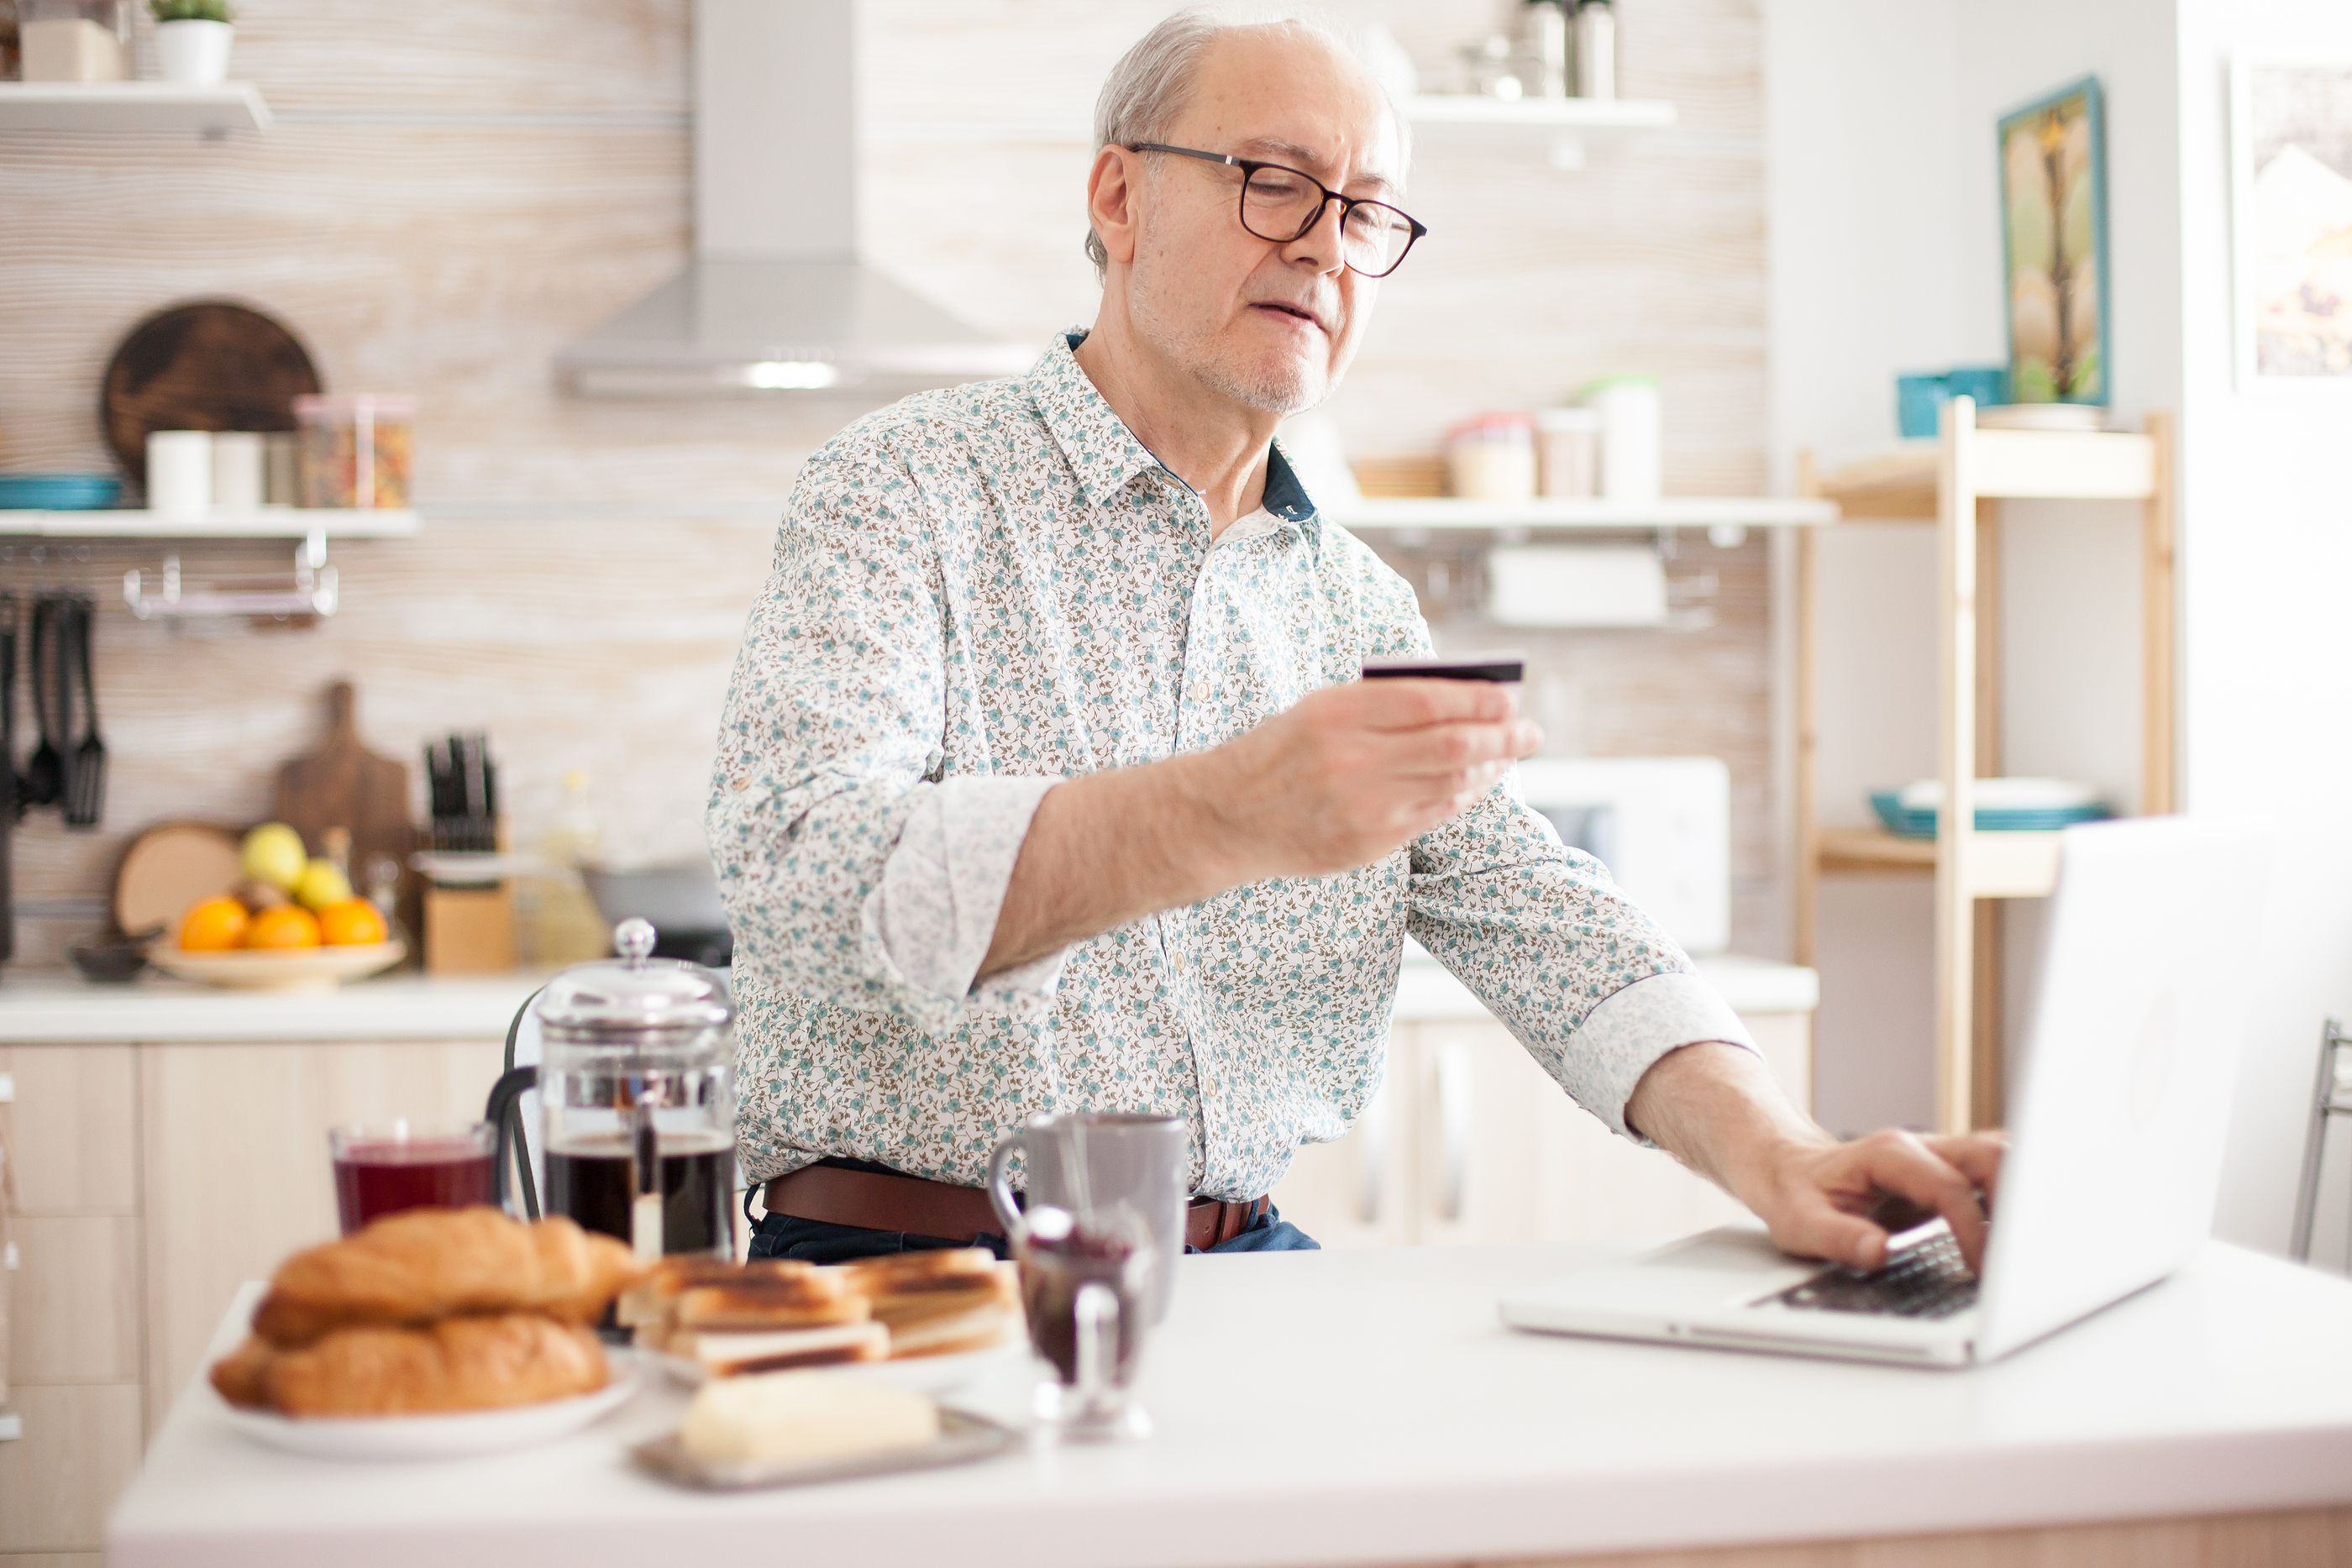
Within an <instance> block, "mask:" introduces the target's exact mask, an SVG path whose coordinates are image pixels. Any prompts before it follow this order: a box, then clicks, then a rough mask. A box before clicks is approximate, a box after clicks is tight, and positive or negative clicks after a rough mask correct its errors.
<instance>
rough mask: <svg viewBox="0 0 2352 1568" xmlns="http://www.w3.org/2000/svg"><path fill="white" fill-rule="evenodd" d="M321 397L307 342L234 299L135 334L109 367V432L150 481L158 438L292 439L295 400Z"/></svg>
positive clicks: (103, 392)
mask: <svg viewBox="0 0 2352 1568" xmlns="http://www.w3.org/2000/svg"><path fill="white" fill-rule="evenodd" d="M318 391H320V381H319V371H318V368H317V367H316V366H314V365H312V364H311V362H310V354H309V352H308V351H307V350H304V349H303V347H302V344H301V341H300V340H299V339H297V338H296V337H295V336H294V334H293V332H292V331H291V330H289V329H288V328H286V327H285V326H284V325H282V324H280V323H279V322H278V321H275V320H272V319H270V318H269V317H267V316H265V315H263V314H262V313H261V312H260V311H258V310H255V309H253V308H250V307H247V306H244V305H236V304H233V303H231V302H230V301H228V300H226V299H202V300H197V301H195V302H194V303H193V304H188V305H175V306H173V307H172V308H170V309H168V310H163V311H159V312H158V313H156V314H155V315H152V316H150V317H148V318H147V319H145V320H144V321H142V322H140V323H139V325H138V326H136V327H133V328H132V329H131V335H130V336H129V337H127V338H125V339H123V340H122V346H121V347H120V348H118V349H116V350H114V358H113V359H111V360H110V361H107V365H106V377H105V379H104V380H103V381H102V382H100V390H99V408H98V417H99V423H100V425H101V426H103V427H104V429H105V431H106V444H107V445H108V446H109V447H110V448H112V449H113V452H114V457H115V461H116V462H118V463H120V464H121V465H122V468H123V472H125V473H126V474H129V475H130V476H131V478H133V479H135V480H137V481H138V482H139V483H140V484H142V485H144V484H145V483H146V482H147V433H148V432H149V431H152V430H256V431H272V430H291V429H293V428H294V400H295V399H296V398H298V397H301V396H304V395H306V394H308V393H310V392H318Z"/></svg>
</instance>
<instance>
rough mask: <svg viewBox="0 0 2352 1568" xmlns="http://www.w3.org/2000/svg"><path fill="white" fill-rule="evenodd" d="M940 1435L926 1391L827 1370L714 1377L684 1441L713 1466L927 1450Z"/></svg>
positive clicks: (683, 1432) (697, 1401)
mask: <svg viewBox="0 0 2352 1568" xmlns="http://www.w3.org/2000/svg"><path fill="white" fill-rule="evenodd" d="M939 1435H940V1410H939V1406H936V1405H934V1404H933V1403H931V1401H930V1400H929V1399H927V1398H925V1397H924V1396H922V1395H919V1394H916V1393H913V1392H911V1391H909V1390H908V1389H904V1388H891V1387H887V1386H885V1385H880V1384H875V1383H868V1382H866V1381H865V1380H863V1379H861V1378H856V1377H844V1376H840V1375H835V1374H832V1373H824V1372H772V1373H759V1374H754V1375H750V1376H744V1377H728V1378H719V1379H714V1380H713V1381H711V1382H709V1383H706V1384H704V1385H702V1388H701V1390H700V1392H698V1393H697V1394H696V1395H695V1396H694V1403H693V1404H692V1405H690V1406H688V1408H687V1412H686V1423H685V1425H684V1426H682V1427H679V1428H678V1441H679V1442H680V1443H681V1444H682V1445H683V1446H684V1447H685V1448H686V1451H687V1452H688V1454H690V1455H692V1456H693V1457H694V1458H697V1459H699V1460H701V1461H703V1462H704V1463H706V1464H722V1465H744V1464H749V1465H790V1464H806V1463H815V1462H819V1461H822V1460H826V1459H845V1458H854V1457H856V1456H858V1455H862V1454H878V1453H887V1452H889V1451H890V1450H892V1449H895V1448H921V1447H922V1446H923V1445H925V1444H926V1443H930V1442H933V1441H935V1440H937V1438H938V1437H939Z"/></svg>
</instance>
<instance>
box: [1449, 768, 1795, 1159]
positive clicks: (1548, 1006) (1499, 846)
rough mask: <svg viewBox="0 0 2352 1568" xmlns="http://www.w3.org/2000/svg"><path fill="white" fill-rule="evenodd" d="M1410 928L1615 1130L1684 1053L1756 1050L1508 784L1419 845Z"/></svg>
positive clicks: (1605, 876)
mask: <svg viewBox="0 0 2352 1568" xmlns="http://www.w3.org/2000/svg"><path fill="white" fill-rule="evenodd" d="M1411 860H1412V881H1411V884H1410V892H1409V894H1408V895H1407V904H1406V913H1405V929H1406V932H1407V933H1408V934H1409V935H1410V936H1412V938H1413V940H1415V941H1417V942H1419V943H1420V944H1421V945H1422V946H1423V947H1426V948H1427V949H1428V950H1429V951H1430V953H1431V955H1432V956H1434V957H1435V958H1436V959H1437V960H1438V961H1439V962H1440V963H1442V964H1444V966H1445V967H1447V968H1448V969H1450V970H1452V971H1453V972H1454V975H1455V976H1456V977H1458V978H1459V979H1460V980H1461V981H1462V983H1463V984H1464V985H1465V986H1467V987H1469V988H1470V989H1471V990H1472V991H1473V992H1474V993H1475V994H1476V996H1477V998H1478V999H1479V1000H1480V1001H1482V1002H1484V1003H1485V1004H1486V1008H1487V1009H1488V1010H1489V1011H1491V1012H1493V1013H1494V1015H1495V1016H1496V1018H1498V1019H1502V1020H1503V1022H1504V1023H1505V1024H1506V1025H1507V1026H1508V1027H1509V1029H1510V1030H1511V1032H1512V1034H1514V1035H1515V1036H1517V1038H1518V1040H1519V1042H1520V1043H1521V1044H1522V1045H1524V1046H1526V1047H1527V1049H1528V1052H1529V1053H1530V1054H1531V1055H1533V1056H1534V1057H1535V1059H1536V1061H1538V1062H1539V1063H1541V1064H1542V1066H1543V1069H1544V1071H1546V1072H1548V1073H1549V1074H1550V1075H1551V1077H1552V1080H1553V1082H1557V1083H1558V1084H1559V1086H1560V1087H1561V1088H1562V1089H1565V1090H1566V1091H1568V1092H1569V1094H1570V1097H1571V1098H1573V1099H1574V1100H1575V1101H1576V1103H1578V1104H1580V1105H1581V1106H1583V1107H1584V1108H1585V1109H1586V1110H1588V1111H1590V1112H1591V1113H1593V1114H1594V1115H1595V1116H1598V1117H1599V1118H1600V1119H1601V1122H1602V1123H1604V1124H1606V1125H1607V1126H1608V1127H1609V1129H1610V1131H1612V1132H1613V1133H1616V1134H1619V1135H1621V1136H1623V1137H1628V1138H1632V1139H1633V1141H1634V1142H1635V1143H1637V1144H1639V1145H1642V1146H1643V1147H1644V1148H1655V1147H1657V1145H1656V1144H1655V1143H1654V1142H1653V1141H1652V1140H1651V1139H1650V1138H1648V1137H1646V1136H1644V1135H1643V1134H1639V1133H1636V1132H1634V1131H1633V1129H1631V1128H1629V1127H1627V1126H1626V1124H1625V1103H1626V1102H1627V1101H1628V1100H1630V1099H1632V1098H1633V1086H1634V1085H1635V1084H1636V1083H1638V1082H1641V1079H1642V1074H1643V1073H1644V1072H1646V1071H1649V1068H1650V1064H1651V1063H1653V1062H1654V1061H1657V1060H1658V1058H1660V1057H1662V1056H1664V1055H1665V1054H1666V1052H1668V1051H1673V1050H1675V1048H1676V1047H1677V1046H1684V1045H1692V1044H1696V1043H1697V1042H1698V1041H1700V1040H1722V1041H1725V1042H1726V1043H1727V1044H1732V1045H1739V1046H1745V1047H1747V1048H1748V1050H1750V1051H1753V1050H1755V1049H1756V1043H1755V1041H1754V1040H1751V1039H1749V1038H1748V1030H1747V1029H1746V1027H1745V1026H1743V1025H1742V1024H1741V1023H1740V1021H1739V1018H1738V1015H1737V1014H1736V1013H1734V1012H1733V1011H1732V1010H1731V1009H1730V1007H1729V1006H1728V1005H1727V1004H1726V1003H1725V1001H1724V1000H1723V998H1721V997H1719V996H1717V994H1716V990H1715V988H1714V987H1712V986H1710V985H1708V984H1707V983H1706V980H1705V979H1704V978H1702V977H1700V976H1698V975H1697V974H1696V973H1695V972H1693V970H1692V968H1691V963H1690V959H1689V958H1688V956H1685V954H1684V952H1683V950H1682V948H1681V947H1680V946H1677V945H1676V943H1675V940H1674V938H1672V937H1670V936H1667V935H1666V934H1665V933H1664V931H1663V930H1661V929H1659V927H1658V925H1657V923H1656V922H1655V921H1654V920H1652V919H1651V918H1650V917H1649V916H1648V915H1644V914H1643V912H1642V911H1641V910H1640V909H1639V908H1638V907H1636V906H1635V904H1633V900H1631V899H1629V898H1627V897H1626V896H1625V894H1624V893H1623V892H1622V890H1621V889H1620V888H1619V887H1618V886H1617V884H1616V883H1615V882H1614V881H1612V879H1611V877H1610V875H1609V873H1608V870H1607V869H1606V868H1605V867H1604V866H1602V865H1601V862H1599V861H1597V860H1595V859H1594V858H1593V857H1592V856H1591V855H1589V854H1586V853H1585V852H1583V851H1581V850H1574V849H1570V848H1569V847H1568V846H1567V845H1565V844H1563V843H1562V842H1561V841H1560V838H1559V834H1558V833H1557V832H1555V831H1553V829H1552V826H1551V824H1550V823H1549V821H1546V820H1545V819H1544V817H1543V816H1542V814H1541V813H1540V812H1538V811H1536V810H1533V809H1531V808H1530V807H1528V805H1527V804H1526V802H1525V801H1523V800H1521V799H1520V798H1519V795H1518V789H1517V780H1516V779H1509V778H1507V779H1504V781H1503V782H1502V783H1500V784H1497V785H1496V787H1495V788H1494V789H1492V790H1490V791H1489V792H1488V793H1487V794H1486V796H1485V797H1484V798H1482V799H1481V800H1478V801H1477V802H1476V803H1475V805H1473V806H1472V807H1471V808H1470V809H1469V810H1466V811H1465V812H1463V813H1462V814H1461V815H1460V816H1457V817H1455V818H1454V819H1453V820H1452V821H1448V822H1445V823H1444V824H1442V825H1441V826H1439V827H1437V828H1436V829H1434V830H1433V831H1430V832H1428V833H1425V834H1423V836H1422V837H1421V838H1420V839H1418V840H1416V841H1414V842H1413V844H1412V850H1411Z"/></svg>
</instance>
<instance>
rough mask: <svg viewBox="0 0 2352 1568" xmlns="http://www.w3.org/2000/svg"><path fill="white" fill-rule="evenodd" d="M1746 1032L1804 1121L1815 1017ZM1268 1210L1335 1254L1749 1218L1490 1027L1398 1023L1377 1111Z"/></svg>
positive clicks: (1636, 1233)
mask: <svg viewBox="0 0 2352 1568" xmlns="http://www.w3.org/2000/svg"><path fill="white" fill-rule="evenodd" d="M1745 1021H1746V1022H1747V1024H1748V1029H1749V1030H1750V1032H1751V1033H1753V1034H1754V1036H1755V1038H1756V1043H1757V1045H1758V1047H1759V1049H1760V1050H1762V1051H1763V1052H1764V1055H1765V1059H1766V1060H1767V1061H1769V1063H1770V1064H1771V1067H1772V1070H1773V1074H1774V1076H1775V1077H1776V1078H1777V1079H1779V1081H1780V1085H1781V1087H1782V1088H1783V1089H1785V1090H1786V1091H1787V1092H1789V1094H1790V1098H1792V1099H1793V1100H1794V1101H1795V1102H1796V1103H1798V1104H1799V1105H1801V1106H1808V1107H1810V1105H1811V1098H1812V1088H1811V1066H1812V1030H1811V1015H1810V1014H1806V1013H1774V1014H1765V1015H1759V1016H1757V1017H1753V1018H1749V1019H1746V1020H1745ZM1274 1200H1275V1203H1276V1206H1277V1207H1280V1209H1281V1210H1282V1214H1283V1218H1286V1219H1288V1220H1290V1221H1291V1222H1292V1223H1294V1224H1296V1225H1297V1226H1298V1227H1299V1228H1301V1229H1303V1230H1305V1231H1306V1232H1307V1234H1308V1235H1310V1236H1312V1237H1314V1238H1315V1239H1317V1240H1318V1241H1320V1242H1321V1243H1323V1245H1325V1246H1326V1247H1359V1246H1371V1245H1381V1244H1390V1245H1393V1244H1398V1243H1412V1242H1474V1241H1594V1240H1640V1239H1666V1238H1670V1237H1674V1236H1681V1235H1687V1234H1689V1233H1690V1232H1692V1231H1696V1230H1703V1229H1706V1228H1708V1227H1710V1226H1715V1225H1720V1224H1723V1223H1725V1222H1726V1221H1727V1220H1731V1219H1736V1218H1738V1217H1739V1216H1740V1215H1741V1214H1742V1213H1744V1212H1745V1211H1744V1210H1743V1209H1742V1208H1741V1207H1740V1206H1739V1204H1738V1201H1737V1200H1735V1199H1734V1198H1732V1197H1730V1196H1729V1195H1727V1194H1726V1193H1725V1192H1723V1191H1722V1190H1721V1189H1720V1188H1718V1187H1717V1186H1715V1185H1714V1184H1713V1183H1711V1182H1709V1181H1707V1180H1706V1178H1704V1177H1702V1176H1697V1175H1696V1174H1694V1173H1693V1172H1691V1171H1688V1170H1686V1169H1685V1168H1684V1167H1683V1166H1680V1165H1678V1164H1676V1163H1675V1160H1674V1159H1673V1158H1672V1157H1671V1156H1669V1155H1666V1154H1665V1153H1664V1151H1662V1150H1656V1149H1643V1148H1640V1147H1638V1146H1636V1145H1633V1143H1631V1142H1629V1141H1628V1140H1626V1139H1623V1138H1620V1137H1618V1136H1617V1135H1616V1134H1613V1133H1611V1132H1610V1131H1609V1130H1608V1129H1607V1128H1605V1127H1603V1126H1602V1125H1601V1123H1600V1122H1599V1121H1598V1120H1596V1119H1595V1118H1594V1117H1593V1116H1591V1114H1590V1113H1587V1112H1586V1111H1584V1110H1583V1109H1582V1108H1581V1107H1580V1106H1579V1105H1577V1104H1576V1103H1574V1102H1573V1101H1571V1100H1570V1099H1569V1097H1568V1096H1567V1094H1566V1093H1564V1092H1562V1091H1561V1090H1560V1088H1559V1085H1558V1084H1557V1083H1554V1082H1552V1081H1551V1079H1550V1078H1549V1076H1548V1075H1547V1074H1546V1073H1545V1072H1544V1071H1543V1069H1542V1068H1540V1067H1538V1065H1537V1064H1536V1061H1535V1059H1534V1058H1533V1057H1531V1056H1529V1055H1528V1052H1527V1051H1526V1049H1525V1048H1524V1047H1522V1046H1521V1045H1520V1044H1519V1043H1518V1041H1517V1040H1515V1039H1513V1038H1512V1036H1511V1033H1510V1031H1509V1030H1507V1029H1505V1028H1504V1027H1503V1026H1502V1025H1501V1024H1500V1023H1498V1022H1496V1020H1495V1019H1491V1018H1477V1019H1440V1020H1428V1021H1422V1022H1412V1023H1401V1024H1399V1025H1398V1026H1397V1027H1396V1030H1395V1032H1394V1033H1393V1034H1392V1035H1391V1038H1390V1041H1389V1064H1388V1072H1387V1075H1386V1078H1385V1079H1384V1081H1383V1082H1382V1084H1381V1093H1380V1095H1379V1096H1378V1097H1377V1098H1376V1100H1375V1101H1374V1103H1373V1105H1372V1107H1370V1108H1368V1110H1367V1111H1366V1113H1365V1114H1364V1116H1362V1117H1361V1118H1360V1119H1359V1120H1358V1122H1357V1124H1356V1125H1355V1126H1353V1127H1351V1128H1349V1132H1348V1135H1347V1136H1345V1137H1343V1138H1340V1139H1339V1140H1338V1141H1336V1142H1334V1143H1329V1144H1319V1145H1313V1146H1311V1147H1309V1148H1306V1149H1302V1150H1300V1151H1299V1154H1298V1157H1297V1160H1296V1161H1294V1162H1293V1163H1292V1166H1291V1169H1290V1174H1289V1175H1288V1176H1286V1177H1285V1178H1284V1179H1283V1181H1282V1184H1281V1185H1280V1186H1277V1187H1276V1189H1275V1193H1274Z"/></svg>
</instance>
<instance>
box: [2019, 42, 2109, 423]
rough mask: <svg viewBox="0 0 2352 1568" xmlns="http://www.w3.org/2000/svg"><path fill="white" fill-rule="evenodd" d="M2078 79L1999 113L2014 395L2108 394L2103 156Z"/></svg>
mask: <svg viewBox="0 0 2352 1568" xmlns="http://www.w3.org/2000/svg"><path fill="white" fill-rule="evenodd" d="M2102 118H2103V117H2102V115H2101V113H2100V108H2099V82H2098V78H2096V77H2084V78H2082V79H2081V80H2080V81H2073V82H2069V83H2067V84H2066V85H2065V86H2064V87H2062V88H2060V89H2057V90H2056V91H2055V92H2053V93H2050V94H2048V95H2047V96H2045V97H2042V98H2039V99H2035V100H2034V101H2033V102H2032V103H2028V104H2024V105H2021V107H2019V108H2017V109H2014V110H2011V111H2010V112H2009V113H2007V114H2004V115H2002V116H2001V117H2000V214H2001V223H2000V233H2001V247H2002V261H2003V267H2004V274H2003V276H2004V281H2005V282H2006V283H2007V285H2008V287H2007V290H2006V292H2005V294H2004V296H2003V298H2005V299H2006V301H2007V314H2008V317H2009V322H2008V325H2009V383H2010V398H2011V402H2080V403H2096V404H2099V405H2102V406H2105V404H2107V403H2108V402H2111V401H2112V398H2111V393H2110V391H2109V389H2110V387H2111V386H2112V384H2113V382H2112V376H2113V372H2114V366H2113V364H2112V363H2111V362H2110V360H2109V357H2108V354H2107V156H2106V132H2105V127H2104V125H2103V124H2102Z"/></svg>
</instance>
